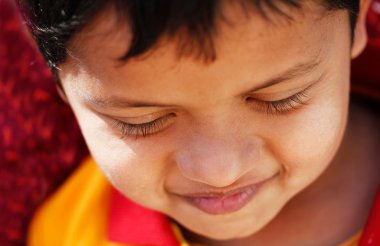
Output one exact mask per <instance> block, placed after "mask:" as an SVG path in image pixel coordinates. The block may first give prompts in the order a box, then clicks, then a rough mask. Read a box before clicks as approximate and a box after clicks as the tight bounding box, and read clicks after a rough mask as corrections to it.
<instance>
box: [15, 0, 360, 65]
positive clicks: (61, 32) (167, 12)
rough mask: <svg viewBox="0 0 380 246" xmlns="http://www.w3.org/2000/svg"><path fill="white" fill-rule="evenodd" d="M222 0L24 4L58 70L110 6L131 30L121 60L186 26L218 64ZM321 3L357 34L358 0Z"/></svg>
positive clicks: (288, 0) (270, 2) (293, 1)
mask: <svg viewBox="0 0 380 246" xmlns="http://www.w3.org/2000/svg"><path fill="white" fill-rule="evenodd" d="M220 2H221V0H112V1H110V0H24V1H22V2H21V5H22V8H23V9H24V10H25V12H26V18H27V23H28V24H29V26H30V28H31V31H32V34H33V36H34V38H35V39H36V41H37V44H38V47H39V49H40V50H41V52H42V54H43V55H44V57H45V59H46V60H47V62H48V65H49V66H50V67H52V68H56V67H57V66H58V65H59V64H60V63H62V62H63V61H64V60H65V58H66V55H67V50H66V46H67V43H68V41H69V40H70V39H71V38H72V37H73V35H74V34H75V33H76V32H78V31H79V30H81V28H83V27H84V26H85V25H86V24H87V23H88V22H89V21H91V20H92V18H93V17H94V16H95V15H96V14H97V13H99V12H100V11H101V10H102V9H104V8H105V7H106V5H109V4H110V3H112V4H114V5H115V6H116V9H117V11H118V13H119V14H123V16H127V18H128V22H129V24H130V26H131V30H132V41H131V45H130V48H129V50H128V51H127V52H126V54H125V55H124V56H123V57H122V58H121V59H122V60H127V59H129V58H131V57H135V56H138V55H141V54H143V53H145V52H146V51H148V50H149V49H151V48H152V47H153V46H154V45H155V44H156V43H157V41H158V39H159V38H160V37H162V36H163V35H165V34H170V35H173V34H175V33H176V32H177V31H178V30H179V29H180V28H183V27H185V28H186V30H187V32H188V33H189V35H188V36H189V37H192V38H195V40H196V44H197V48H198V50H199V53H200V54H201V55H202V56H204V57H205V58H208V59H211V60H214V59H215V50H214V47H213V42H212V34H213V31H214V21H215V15H216V13H217V11H218V7H219V5H220ZM241 2H242V3H243V2H245V3H250V4H251V5H252V6H254V7H255V9H257V10H259V12H260V13H262V14H263V16H264V17H265V16H267V15H266V13H265V10H264V9H270V10H273V11H275V12H277V13H279V14H282V15H286V14H285V13H284V12H283V11H282V10H281V9H280V8H279V7H278V4H279V3H282V4H286V5H289V6H291V7H294V8H300V7H301V4H302V3H301V2H302V1H298V0H281V1H275V0H246V1H244V0H241ZM322 3H323V5H325V7H326V11H333V10H338V9H346V10H348V12H349V18H350V25H351V31H352V34H353V33H354V28H355V23H356V19H357V15H358V12H359V6H360V0H322ZM264 6H265V7H267V8H264ZM268 7H269V8H268ZM53 70H54V69H53Z"/></svg>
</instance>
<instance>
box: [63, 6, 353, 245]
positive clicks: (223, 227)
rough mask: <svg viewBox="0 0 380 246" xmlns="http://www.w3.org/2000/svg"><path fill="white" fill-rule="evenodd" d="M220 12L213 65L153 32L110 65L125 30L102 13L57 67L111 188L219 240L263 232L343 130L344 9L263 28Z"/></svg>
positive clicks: (324, 160) (234, 12) (320, 166)
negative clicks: (151, 45) (139, 53)
mask: <svg viewBox="0 0 380 246" xmlns="http://www.w3.org/2000/svg"><path fill="white" fill-rule="evenodd" d="M227 7H228V6H226V10H225V16H226V17H230V18H231V19H234V20H236V23H238V24H239V25H227V24H226V23H225V22H222V21H220V22H218V26H217V28H218V30H219V32H218V35H217V36H216V37H215V47H216V52H217V53H216V54H217V59H216V60H215V61H214V62H212V63H207V64H206V63H202V62H201V61H197V60H196V59H193V58H191V57H185V58H181V59H178V56H177V44H176V43H175V42H174V41H171V40H166V39H165V38H164V39H163V40H164V41H165V42H164V41H162V42H159V44H160V46H159V47H158V48H156V49H154V50H152V51H151V52H149V55H146V56H144V57H143V59H142V58H141V57H140V58H136V59H131V60H129V61H127V62H126V63H125V64H124V65H121V66H115V60H114V59H112V57H119V56H120V54H122V53H123V51H125V40H130V33H128V27H125V28H122V29H120V30H126V32H125V33H124V32H121V31H115V30H111V31H109V28H110V26H112V25H110V23H112V16H114V10H113V9H107V10H106V11H104V12H103V13H102V14H101V15H99V17H98V18H96V19H95V20H93V24H94V25H90V26H91V29H90V31H89V30H86V29H84V30H82V31H81V32H79V33H78V34H77V37H76V39H75V40H74V41H73V46H75V47H86V48H85V49H82V50H80V51H76V50H77V49H76V48H75V47H73V49H72V56H71V57H68V59H67V60H66V61H65V62H64V63H63V64H62V65H61V67H60V71H59V76H60V78H61V80H62V84H63V87H64V90H65V93H66V95H67V97H68V101H69V103H70V105H71V106H72V108H73V110H74V112H75V114H76V116H77V118H78V121H79V124H80V126H81V129H82V131H83V135H84V137H85V139H86V142H87V144H88V146H89V148H90V151H91V154H92V156H93V157H94V159H95V160H96V162H97V163H98V165H99V166H100V168H101V169H102V171H103V172H104V173H105V174H106V176H107V177H108V178H109V179H110V181H111V182H112V184H113V185H114V186H115V187H117V189H119V190H120V191H121V192H122V193H123V194H124V195H126V196H127V197H129V198H130V199H132V200H134V201H136V202H137V203H140V204H142V205H144V206H147V207H149V208H152V209H155V210H158V211H161V212H163V213H165V214H167V215H168V216H170V217H172V218H173V219H175V220H176V221H178V222H179V223H181V224H182V225H183V226H184V227H186V228H188V229H189V230H191V231H193V232H195V233H197V234H200V235H202V236H205V237H208V238H211V239H220V240H224V239H233V238H240V237H246V236H249V235H251V234H253V233H255V232H257V231H259V230H260V229H262V228H263V227H264V226H266V225H267V224H268V223H270V222H271V221H272V219H273V218H274V217H275V216H276V215H278V214H279V213H280V210H281V209H282V208H283V206H284V205H285V204H286V203H287V202H288V201H289V200H290V199H291V198H293V197H294V196H295V195H296V194H298V193H300V192H302V190H304V189H305V188H306V187H308V186H309V185H310V184H311V183H312V182H313V181H315V180H316V179H317V178H318V177H319V176H320V175H321V174H322V173H323V172H324V170H325V169H326V168H327V167H328V164H329V163H330V162H331V160H332V158H333V156H334V155H335V153H336V151H337V148H338V146H339V144H340V142H341V139H342V136H343V132H344V129H345V125H346V117H347V107H348V88H349V87H348V81H349V62H350V57H349V50H350V41H349V38H350V35H349V32H350V30H349V25H343V24H342V20H346V17H347V16H346V13H345V12H337V13H336V14H334V15H326V16H324V17H323V18H319V19H318V21H316V18H315V16H314V15H312V14H310V15H308V11H312V9H308V8H305V9H304V10H303V12H302V13H301V12H295V13H294V16H293V21H292V22H290V23H286V24H284V23H282V24H280V25H272V24H270V23H268V21H267V20H265V19H263V18H262V17H260V16H258V15H250V16H249V17H248V18H247V16H246V15H245V14H244V13H242V12H241V9H239V8H236V7H235V8H227ZM104 16H108V17H110V18H111V19H110V18H106V19H107V20H108V21H107V22H106V21H105V18H103V17H104ZM95 24H96V25H95ZM327 27H328V28H327ZM337 30H339V31H337ZM89 33H92V34H93V35H89ZM96 33H115V36H112V37H114V38H110V36H107V35H106V36H104V35H95V34H96ZM122 40H124V41H123V42H122ZM99 47H101V48H99ZM300 64H303V67H302V65H300ZM305 64H309V68H308V69H307V68H306V65H305ZM310 64H312V65H313V66H311V65H310ZM292 68H293V70H292ZM302 69H303V70H302ZM301 70H302V71H303V72H301ZM286 71H288V73H285V72H286ZM281 74H286V76H285V75H283V76H282V77H281V76H280V75H281ZM322 75H323V76H322ZM273 78H277V80H276V79H273ZM268 81H269V82H271V83H269V84H268V83H265V82H268ZM263 84H266V85H267V86H266V87H265V88H259V89H257V90H256V91H255V92H254V93H248V92H249V90H250V89H252V88H257V87H260V86H261V85H263ZM247 95H249V96H250V97H252V100H244V98H247ZM303 101H305V103H303ZM285 111H286V112H285ZM271 112H274V113H271ZM115 121H116V122H118V123H116V124H115ZM122 132H124V135H126V136H124V137H121V135H122ZM128 134H130V136H129V135H128ZM135 135H139V136H135ZM141 135H144V136H141ZM252 194H254V195H252ZM247 197H249V199H248V198H247ZM218 199H219V200H218ZM234 199H235V200H234ZM244 199H246V200H247V201H245V200H244ZM189 201H190V202H189ZM236 201H237V202H236ZM235 202H236V203H237V204H240V205H241V207H239V206H237V205H236V204H235ZM231 204H232V205H231ZM235 205H236V206H235ZM216 214H218V215H216Z"/></svg>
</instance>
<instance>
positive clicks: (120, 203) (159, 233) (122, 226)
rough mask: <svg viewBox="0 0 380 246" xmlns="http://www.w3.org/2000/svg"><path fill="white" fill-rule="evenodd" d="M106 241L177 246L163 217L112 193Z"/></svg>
mask: <svg viewBox="0 0 380 246" xmlns="http://www.w3.org/2000/svg"><path fill="white" fill-rule="evenodd" d="M108 223H109V224H108V240H110V241H111V242H115V243H124V244H138V245H152V246H153V245H154V246H178V245H179V242H178V240H177V238H176V236H175V235H174V233H173V231H172V227H171V224H170V221H169V219H168V217H167V216H165V215H163V214H161V213H159V212H156V211H153V210H150V209H147V208H144V207H142V206H140V205H138V204H136V203H134V202H133V201H131V200H129V199H127V198H126V197H124V196H123V195H122V194H120V193H119V192H118V191H116V190H115V189H112V195H111V206H110V215H109V222H108Z"/></svg>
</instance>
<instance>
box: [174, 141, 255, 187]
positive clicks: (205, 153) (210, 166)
mask: <svg viewBox="0 0 380 246" xmlns="http://www.w3.org/2000/svg"><path fill="white" fill-rule="evenodd" d="M260 148H261V144H260V141H258V139H256V138H249V139H244V140H243V139H241V138H238V137H228V138H227V137H223V136H219V137H215V136H210V135H208V134H198V135H195V136H194V135H193V136H191V137H189V138H188V139H187V140H186V141H185V144H183V146H181V147H180V148H178V149H177V151H176V152H175V154H174V159H175V162H176V164H177V166H178V168H179V170H180V171H181V173H182V175H183V176H185V177H186V178H187V179H190V180H192V181H196V182H200V183H204V184H207V185H209V186H213V187H219V188H221V187H227V186H229V185H232V184H233V183H235V182H236V181H237V180H239V179H240V178H241V177H242V176H244V175H245V174H247V173H249V172H250V171H251V170H252V169H254V168H255V166H256V165H257V163H258V160H259V158H260V152H261V150H260Z"/></svg>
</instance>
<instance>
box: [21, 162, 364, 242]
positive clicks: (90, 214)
mask: <svg viewBox="0 0 380 246" xmlns="http://www.w3.org/2000/svg"><path fill="white" fill-rule="evenodd" d="M111 190H112V187H111V185H110V184H109V182H108V181H107V180H106V178H105V177H104V176H103V174H102V173H101V171H100V170H99V169H98V167H97V166H96V164H95V163H94V161H93V160H92V159H88V160H86V161H85V162H84V163H82V165H81V166H80V167H79V168H78V169H77V170H76V172H75V173H74V174H73V175H72V176H70V178H69V179H68V180H67V181H66V182H65V183H64V184H63V185H62V186H61V187H60V189H59V190H58V191H57V192H56V193H55V194H53V196H52V197H50V198H49V199H48V200H47V201H46V202H45V203H44V204H43V205H42V206H41V207H40V208H39V209H38V210H37V212H36V214H35V216H34V218H33V220H32V222H31V224H30V227H29V232H28V238H27V245H28V246H127V245H132V244H120V243H114V242H111V241H109V239H108V235H107V231H108V230H107V220H108V211H109V201H110V197H111ZM172 232H173V233H174V235H175V237H176V239H177V241H178V245H180V246H189V245H190V244H189V243H188V242H186V240H185V239H184V237H183V236H182V234H181V232H180V230H179V228H178V227H177V226H175V225H174V224H172ZM359 238H360V233H357V234H356V235H354V236H353V237H352V238H350V239H349V240H347V241H346V242H344V243H342V244H340V245H339V246H355V245H357V244H358V241H359ZM192 246H194V245H192Z"/></svg>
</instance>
